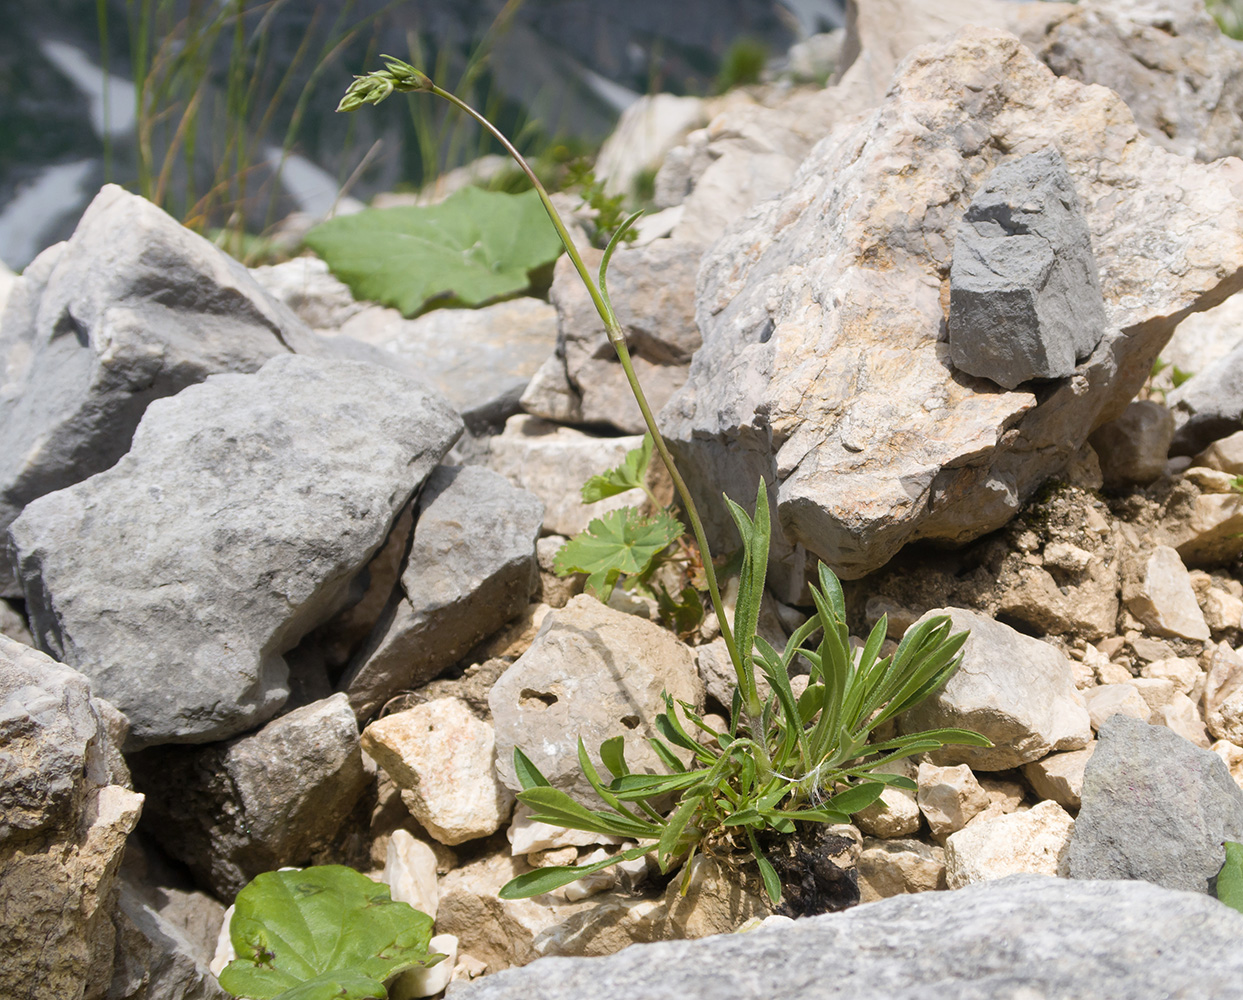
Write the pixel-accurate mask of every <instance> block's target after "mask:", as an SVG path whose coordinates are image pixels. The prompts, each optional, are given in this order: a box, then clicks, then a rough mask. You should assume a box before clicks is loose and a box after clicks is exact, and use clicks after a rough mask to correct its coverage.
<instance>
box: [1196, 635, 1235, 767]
mask: <svg viewBox="0 0 1243 1000" xmlns="http://www.w3.org/2000/svg"><path fill="white" fill-rule="evenodd" d="M1204 721H1205V724H1206V725H1207V726H1208V731H1209V732H1210V733H1212V734H1213V736H1215V737H1216V738H1217V739H1220V740H1230V742H1231V743H1236V744H1240V745H1243V654H1240V653H1237V652H1235V651H1234V650H1233V649H1231V648H1230V647H1229V646H1228V645H1227V644H1226V643H1224V642H1221V643H1218V644H1217V648H1216V649H1215V650H1214V651H1213V658H1212V660H1211V661H1210V665H1209V671H1208V679H1207V680H1206V682H1205V686H1204Z"/></svg>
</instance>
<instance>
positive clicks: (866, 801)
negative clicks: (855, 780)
mask: <svg viewBox="0 0 1243 1000" xmlns="http://www.w3.org/2000/svg"><path fill="white" fill-rule="evenodd" d="M884 790H885V786H884V785H883V784H882V783H881V782H879V781H876V782H869V783H868V784H865V785H852V786H851V787H850V788H847V789H846V790H845V791H844V792H838V793H837V794H836V795H834V796H833V797H832V798H830V799H828V800H827V801H826V802H825V803H824V805H823V807H822V808H824V809H826V810H828V811H830V812H840V813H845V814H846V815H848V816H853V815H854V814H855V813H857V812H859V811H860V810H861V809H866V808H867V807H868V806H870V805H871V804H872V803H873V802H875V801H876V800H877V799H879V798H880V793H881V792H883V791H884Z"/></svg>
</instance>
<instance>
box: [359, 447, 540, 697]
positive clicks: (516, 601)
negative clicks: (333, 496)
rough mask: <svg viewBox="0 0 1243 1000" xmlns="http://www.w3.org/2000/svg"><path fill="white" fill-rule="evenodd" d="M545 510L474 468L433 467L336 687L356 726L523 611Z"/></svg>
mask: <svg viewBox="0 0 1243 1000" xmlns="http://www.w3.org/2000/svg"><path fill="white" fill-rule="evenodd" d="M543 520H544V505H543V504H542V503H541V502H540V500H539V499H538V498H537V497H536V496H534V495H533V494H532V493H529V492H528V491H526V490H523V489H519V488H517V487H515V486H513V485H512V484H511V483H510V482H509V481H508V480H506V478H505V477H504V476H502V475H500V474H498V473H496V472H493V471H492V470H490V469H485V468H482V467H480V466H473V465H467V466H460V467H453V466H444V465H442V466H439V467H438V468H437V469H435V470H434V471H433V472H432V474H431V475H430V476H429V477H428V479H427V483H426V485H425V486H424V488H423V491H422V493H421V494H420V495H419V501H418V510H417V514H416V521H415V525H414V539H413V541H412V542H411V545H410V549H409V552H408V554H407V556H406V564H405V568H404V569H403V570H402V575H401V590H400V592H394V594H393V596H392V598H391V599H390V602H389V605H388V607H387V608H386V609H385V610H384V612H383V613H382V614H381V616H380V619H379V621H378V622H377V623H376V626H375V628H374V630H373V631H372V634H371V637H370V638H369V639H368V641H367V642H366V644H365V645H364V646H363V648H362V649H361V650H359V652H358V654H357V655H356V656H355V658H354V662H353V664H352V665H351V667H350V670H349V673H348V674H347V676H346V678H345V679H344V680H343V681H342V685H341V686H342V687H343V688H344V689H345V690H346V691H347V692H348V693H349V696H350V704H352V705H353V706H354V709H355V711H356V712H357V713H358V716H359V718H360V719H365V718H367V717H369V716H371V715H373V714H374V713H375V712H376V711H378V710H379V709H380V707H381V706H382V705H383V704H384V702H385V701H387V700H388V699H389V698H391V697H392V696H393V695H395V694H397V692H398V691H400V690H402V689H408V688H415V687H418V686H419V685H421V684H424V683H426V682H427V681H429V680H431V679H432V678H433V677H435V676H436V675H437V674H438V673H440V671H442V670H443V669H444V668H445V667H448V666H450V665H452V664H453V663H456V662H457V661H458V660H459V659H461V658H462V657H463V656H465V655H466V654H467V653H468V652H469V651H470V650H471V648H472V647H474V646H475V645H476V644H478V643H479V642H482V641H483V640H484V639H486V638H488V636H490V635H492V634H494V633H495V632H497V631H499V630H500V629H501V627H502V626H504V625H505V624H506V623H507V622H509V621H511V620H513V619H515V618H517V617H518V616H519V615H520V614H521V613H522V612H523V611H525V610H526V608H527V604H528V601H529V599H530V597H531V592H532V591H533V590H534V587H535V582H536V580H537V579H538V573H539V570H538V566H537V563H536V559H535V540H536V538H537V537H538V536H539V533H540V527H541V525H542V523H543Z"/></svg>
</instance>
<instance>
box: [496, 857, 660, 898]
mask: <svg viewBox="0 0 1243 1000" xmlns="http://www.w3.org/2000/svg"><path fill="white" fill-rule="evenodd" d="M651 850H652V845H651V844H647V845H640V846H639V847H632V848H631V849H630V850H628V851H622V852H621V853H619V854H615V855H613V857H611V858H608V859H607V860H605V861H597V862H595V863H594V864H590V865H553V866H550V867H548V868H536V869H535V871H533V872H527V873H526V874H524V875H519V876H518V877H517V878H512V879H510V880H509V881H508V882H506V883H505V884H504V885H503V886H501V891H500V892H498V893H497V896H499V897H500V898H501V899H529V898H530V897H531V896H540V895H543V894H544V893H546V892H552V891H553V890H554V889H560V888H561V887H562V886H563V885H569V884H570V883H571V882H574V881H577V880H578V879H580V878H582V877H583V876H584V875H590V874H592V872H598V871H600V870H601V869H602V868H608V867H609V866H610V865H615V864H617V863H618V862H620V861H634V860H635V859H636V858H641V857H643V855H645V854H647V853H649V852H650V851H651Z"/></svg>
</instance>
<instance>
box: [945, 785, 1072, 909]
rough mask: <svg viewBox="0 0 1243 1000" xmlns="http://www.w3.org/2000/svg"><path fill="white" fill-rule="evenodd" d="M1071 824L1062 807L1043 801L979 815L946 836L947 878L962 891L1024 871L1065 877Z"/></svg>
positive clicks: (949, 883) (1067, 814)
mask: <svg viewBox="0 0 1243 1000" xmlns="http://www.w3.org/2000/svg"><path fill="white" fill-rule="evenodd" d="M1074 826H1075V821H1074V820H1073V819H1071V818H1070V814H1069V813H1068V812H1067V811H1066V810H1065V809H1063V808H1062V807H1061V806H1059V805H1058V804H1057V803H1056V802H1049V801H1047V800H1046V801H1044V802H1040V803H1038V804H1037V805H1035V806H1034V807H1032V808H1031V809H1025V810H1022V811H1018V812H1012V813H1007V814H1005V815H1003V816H993V817H980V818H979V819H978V820H977V821H976V822H974V823H969V824H968V825H967V826H966V827H965V828H963V829H962V830H959V831H958V832H957V833H951V834H950V835H949V837H948V838H947V839H946V841H945V882H946V884H947V885H948V886H949V887H950V888H951V889H961V888H962V887H963V886H966V885H971V884H972V883H973V882H984V881H988V880H990V879H998V878H1004V877H1005V876H1007V875H1017V874H1020V873H1022V872H1030V873H1032V874H1034V875H1062V876H1064V875H1065V874H1066V871H1067V869H1066V855H1067V845H1068V844H1069V842H1070V835H1071V831H1072V830H1073V829H1074Z"/></svg>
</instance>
